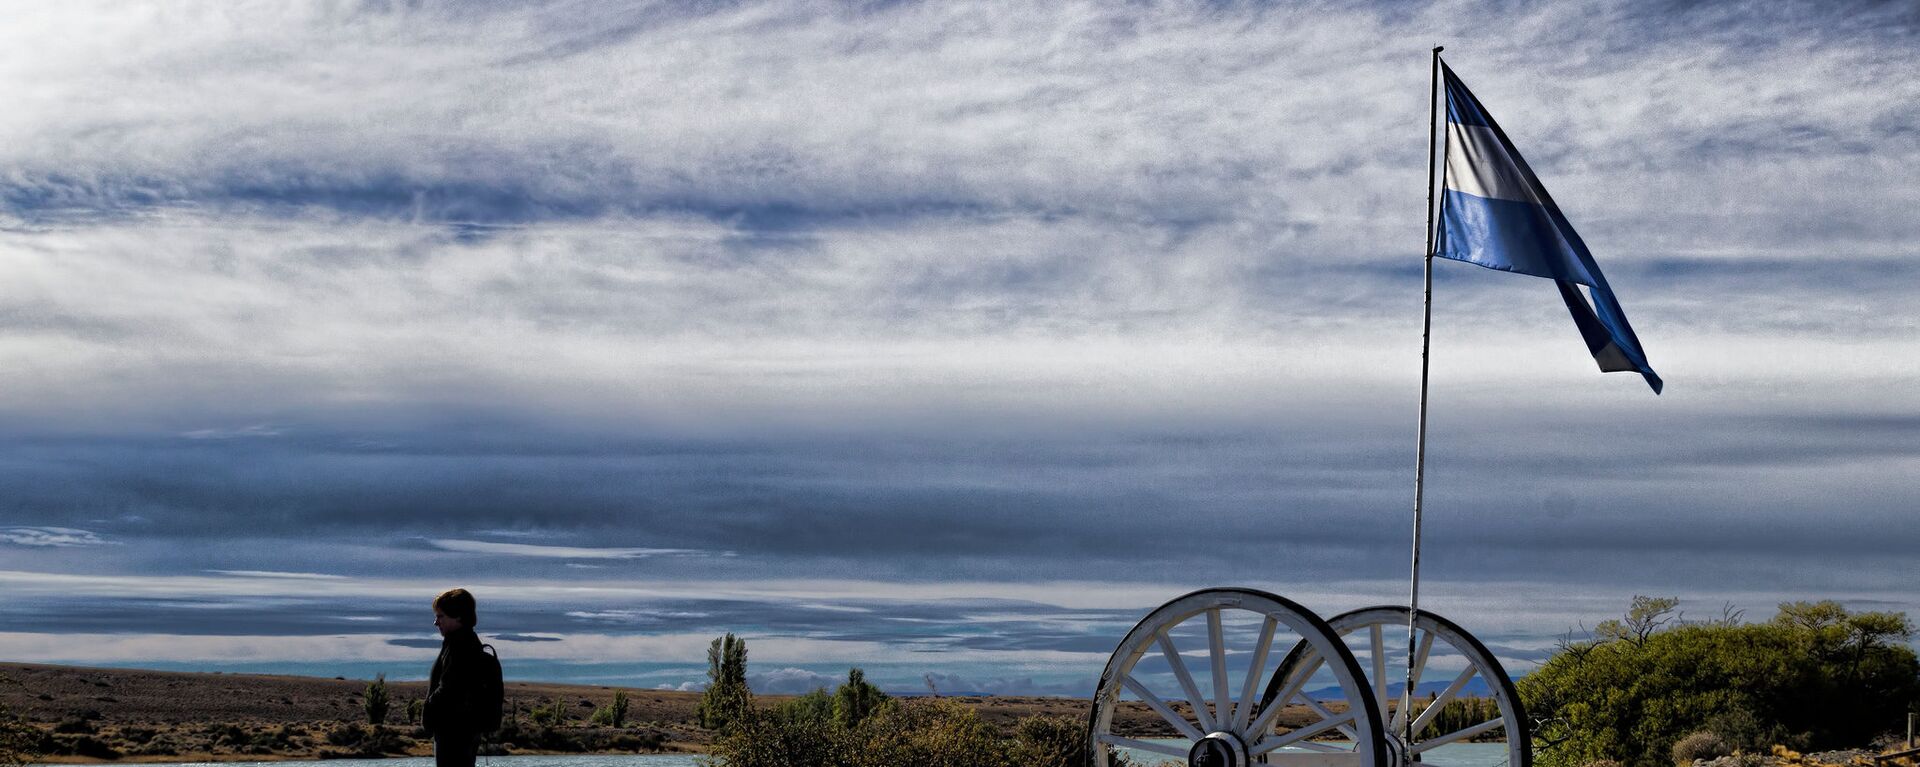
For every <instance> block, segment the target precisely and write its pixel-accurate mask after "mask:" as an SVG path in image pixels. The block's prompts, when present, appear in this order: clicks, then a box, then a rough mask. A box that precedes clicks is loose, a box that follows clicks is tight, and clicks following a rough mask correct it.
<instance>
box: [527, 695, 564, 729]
mask: <svg viewBox="0 0 1920 767" xmlns="http://www.w3.org/2000/svg"><path fill="white" fill-rule="evenodd" d="M527 721H529V722H532V723H533V724H534V725H536V726H539V727H544V728H548V729H552V728H554V727H559V726H560V725H563V724H566V723H567V703H566V701H561V700H555V701H550V702H548V703H547V705H544V706H534V707H533V710H532V711H530V712H528V713H527Z"/></svg>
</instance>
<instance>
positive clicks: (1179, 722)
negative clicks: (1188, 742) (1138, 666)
mask: <svg viewBox="0 0 1920 767" xmlns="http://www.w3.org/2000/svg"><path fill="white" fill-rule="evenodd" d="M1120 684H1121V685H1122V686H1124V687H1126V688H1127V689H1129V690H1132V691H1133V694H1135V695H1138V696H1140V700H1142V701H1144V702H1145V703H1146V704H1147V708H1150V709H1153V712H1154V713H1156V714H1159V715H1160V718H1161V719H1165V720H1167V724H1171V725H1173V728H1174V729H1176V730H1179V731H1180V734H1181V735H1185V736H1187V737H1188V738H1189V739H1192V740H1199V739H1201V738H1204V737H1206V736H1207V734H1206V733H1204V732H1201V731H1200V730H1199V729H1198V728H1195V727H1194V726H1193V723H1192V722H1189V721H1187V718H1186V717H1184V716H1181V715H1180V714H1179V713H1178V712H1175V711H1174V710H1173V707H1172V706H1169V705H1167V703H1166V701H1163V700H1161V699H1160V696H1158V695H1154V694H1153V691H1152V690H1149V689H1147V687H1146V685H1143V684H1141V683H1140V681H1139V680H1137V679H1134V678H1133V677H1131V676H1129V677H1127V678H1125V679H1122V680H1120Z"/></svg>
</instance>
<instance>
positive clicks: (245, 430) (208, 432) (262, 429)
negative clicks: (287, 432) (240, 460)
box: [180, 424, 283, 439]
mask: <svg viewBox="0 0 1920 767" xmlns="http://www.w3.org/2000/svg"><path fill="white" fill-rule="evenodd" d="M282 433H283V432H282V431H281V430H280V429H278V428H275V427H273V426H269V425H267V424H255V425H253V426H242V427H240V428H237V429H194V430H192V431H185V432H181V433H180V436H182V437H186V438H187V439H246V438H250V437H278V436H280V435H281V434H282Z"/></svg>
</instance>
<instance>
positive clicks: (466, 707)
mask: <svg viewBox="0 0 1920 767" xmlns="http://www.w3.org/2000/svg"><path fill="white" fill-rule="evenodd" d="M466 654H467V653H463V652H460V651H459V650H451V651H449V652H448V653H447V660H446V664H445V665H444V666H443V667H442V668H441V669H440V685H439V687H437V688H435V689H434V690H432V691H430V692H428V693H427V706H429V707H433V708H436V709H437V710H436V711H435V714H434V729H435V730H436V731H447V730H464V729H466V727H467V723H468V722H471V721H472V720H473V718H472V716H470V709H471V708H472V706H473V690H474V681H473V675H474V673H475V672H477V671H478V670H479V664H477V663H474V662H473V659H472V658H467V657H462V656H464V655H466Z"/></svg>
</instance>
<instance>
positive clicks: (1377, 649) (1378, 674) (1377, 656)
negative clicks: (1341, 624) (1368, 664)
mask: <svg viewBox="0 0 1920 767" xmlns="http://www.w3.org/2000/svg"><path fill="white" fill-rule="evenodd" d="M1367 641H1369V642H1372V643H1373V653H1372V655H1373V699H1374V700H1376V701H1379V703H1380V710H1381V711H1385V710H1387V646H1386V644H1387V643H1386V642H1383V641H1381V638H1380V624H1378V623H1375V624H1372V625H1370V626H1367Z"/></svg>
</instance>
